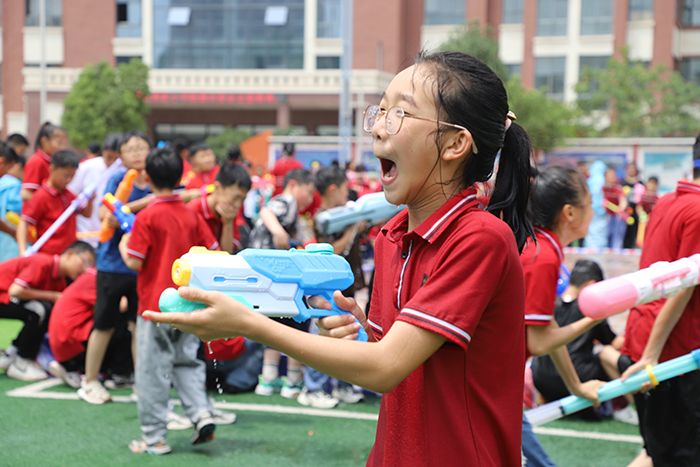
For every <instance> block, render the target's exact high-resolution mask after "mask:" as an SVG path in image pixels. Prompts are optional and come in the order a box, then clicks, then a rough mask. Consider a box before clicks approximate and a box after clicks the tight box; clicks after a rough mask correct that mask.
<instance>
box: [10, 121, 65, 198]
mask: <svg viewBox="0 0 700 467" xmlns="http://www.w3.org/2000/svg"><path fill="white" fill-rule="evenodd" d="M35 147H36V152H35V153H34V155H33V156H32V157H30V158H29V160H28V161H27V165H26V166H25V168H24V180H22V191H21V192H20V194H21V196H22V200H23V201H24V202H25V203H26V202H27V201H29V200H30V199H31V197H32V195H34V192H35V191H37V190H38V189H39V188H40V187H41V185H42V184H43V183H44V181H46V179H47V178H48V177H49V165H51V158H52V156H53V155H54V154H55V153H56V152H57V151H62V150H65V149H68V133H66V130H64V129H63V128H61V127H60V126H56V125H52V124H51V123H50V122H46V123H44V124H43V125H42V126H41V128H40V129H39V134H38V135H37V137H36V145H35Z"/></svg>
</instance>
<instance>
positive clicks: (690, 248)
mask: <svg viewBox="0 0 700 467" xmlns="http://www.w3.org/2000/svg"><path fill="white" fill-rule="evenodd" d="M696 253H700V185H696V184H694V183H688V182H682V181H681V182H678V186H677V188H676V191H675V192H674V193H669V194H667V195H665V196H663V197H661V198H660V199H659V201H658V202H657V203H656V206H655V207H654V210H653V211H652V212H651V214H650V215H649V223H648V224H647V230H646V234H645V236H644V248H643V249H642V257H641V258H640V260H639V268H640V269H642V268H647V267H649V266H650V265H652V264H653V263H656V262H657V261H676V260H678V259H680V258H685V257H687V256H692V255H694V254H696ZM665 302H666V299H660V300H656V301H653V302H651V303H647V304H644V305H640V306H637V307H634V308H632V310H630V314H629V317H628V318H627V328H626V330H625V344H624V345H623V347H622V353H623V354H625V355H629V356H630V357H631V358H632V360H634V361H638V360H639V359H640V358H641V357H642V353H643V352H644V348H645V347H646V345H647V341H648V340H649V335H650V334H651V328H652V326H653V325H654V320H655V319H656V316H657V315H658V314H659V311H661V307H662V306H663V304H664V303H665ZM698 347H700V289H698V288H697V287H696V288H695V289H694V290H693V295H692V297H691V298H690V301H689V302H688V305H687V306H686V307H685V310H684V311H683V315H682V316H681V317H680V319H679V320H678V324H676V326H675V327H674V328H673V330H672V331H671V334H670V335H669V336H668V340H667V341H666V345H665V346H664V348H663V350H662V352H661V357H660V359H659V361H660V362H665V361H666V360H671V359H672V358H676V357H680V356H681V355H685V354H687V353H689V352H690V351H692V350H695V349H697V348H698Z"/></svg>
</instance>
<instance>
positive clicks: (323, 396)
mask: <svg viewBox="0 0 700 467" xmlns="http://www.w3.org/2000/svg"><path fill="white" fill-rule="evenodd" d="M297 401H298V402H299V403H300V404H301V405H304V406H306V407H309V406H311V407H316V408H317V409H332V408H333V407H335V406H336V405H338V402H339V401H338V399H336V398H335V397H333V396H331V395H330V394H328V393H327V392H325V391H313V392H311V391H309V390H308V389H307V388H304V389H302V390H301V392H300V393H299V396H297Z"/></svg>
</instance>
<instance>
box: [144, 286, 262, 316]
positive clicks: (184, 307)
mask: <svg viewBox="0 0 700 467" xmlns="http://www.w3.org/2000/svg"><path fill="white" fill-rule="evenodd" d="M223 294H224V295H226V296H229V297H231V298H233V299H234V300H236V301H237V302H240V303H242V304H243V305H245V306H247V307H248V308H250V309H251V310H253V309H254V307H253V305H251V304H250V302H249V301H248V300H246V299H245V297H244V296H243V295H240V294H236V293H226V292H223ZM206 307H207V304H206V303H202V302H192V301H190V300H185V299H184V298H182V297H180V294H179V293H178V292H177V290H176V289H174V288H172V287H169V288H167V289H165V290H164V291H163V293H162V294H161V295H160V299H159V300H158V308H160V311H162V312H163V313H170V312H180V313H190V312H192V311H196V310H202V309H204V308H206Z"/></svg>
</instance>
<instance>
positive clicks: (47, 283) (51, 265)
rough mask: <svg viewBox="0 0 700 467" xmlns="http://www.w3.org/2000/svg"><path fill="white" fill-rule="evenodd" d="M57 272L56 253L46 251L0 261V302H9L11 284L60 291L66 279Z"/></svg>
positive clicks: (26, 287) (57, 258) (64, 285)
mask: <svg viewBox="0 0 700 467" xmlns="http://www.w3.org/2000/svg"><path fill="white" fill-rule="evenodd" d="M58 272H59V257H58V255H48V254H46V253H36V254H34V255H32V256H27V257H23V256H19V257H17V258H12V259H8V260H7V261H4V262H3V263H0V303H4V304H8V303H10V295H9V294H8V293H7V291H8V290H9V289H10V286H11V285H12V284H17V285H19V286H21V287H24V288H25V289H38V290H48V291H54V292H61V291H62V290H63V289H65V288H66V281H65V280H64V279H63V277H61V276H60V275H59V274H58Z"/></svg>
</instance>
